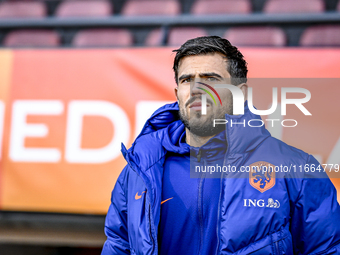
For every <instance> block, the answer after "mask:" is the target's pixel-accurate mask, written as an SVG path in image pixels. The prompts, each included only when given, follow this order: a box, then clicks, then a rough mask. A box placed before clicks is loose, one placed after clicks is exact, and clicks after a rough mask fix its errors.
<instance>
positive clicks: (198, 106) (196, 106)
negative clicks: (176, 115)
mask: <svg viewBox="0 0 340 255" xmlns="http://www.w3.org/2000/svg"><path fill="white" fill-rule="evenodd" d="M207 107H209V104H207ZM189 108H190V109H191V110H194V111H200V110H201V109H202V102H201V101H197V102H193V103H192V104H191V105H189Z"/></svg>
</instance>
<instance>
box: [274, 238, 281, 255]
mask: <svg viewBox="0 0 340 255" xmlns="http://www.w3.org/2000/svg"><path fill="white" fill-rule="evenodd" d="M275 247H276V251H275V253H276V254H277V255H280V248H279V241H277V242H275Z"/></svg>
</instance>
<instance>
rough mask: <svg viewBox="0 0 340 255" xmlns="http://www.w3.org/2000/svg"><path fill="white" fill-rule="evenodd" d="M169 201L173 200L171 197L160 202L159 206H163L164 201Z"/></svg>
mask: <svg viewBox="0 0 340 255" xmlns="http://www.w3.org/2000/svg"><path fill="white" fill-rule="evenodd" d="M170 199H173V197H170V198H168V199H165V200H163V201H162V202H161V204H164V203H165V202H166V201H169V200H170Z"/></svg>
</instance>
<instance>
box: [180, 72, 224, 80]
mask: <svg viewBox="0 0 340 255" xmlns="http://www.w3.org/2000/svg"><path fill="white" fill-rule="evenodd" d="M194 76H195V75H194V74H183V75H181V76H180V77H179V78H178V80H179V81H181V80H184V79H188V78H193V77H194ZM199 76H200V77H217V78H220V79H223V77H222V76H221V75H219V74H218V73H214V72H211V73H200V74H199Z"/></svg>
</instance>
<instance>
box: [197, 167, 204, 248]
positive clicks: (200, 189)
mask: <svg viewBox="0 0 340 255" xmlns="http://www.w3.org/2000/svg"><path fill="white" fill-rule="evenodd" d="M204 178H205V173H202V175H201V178H200V182H199V185H198V218H199V225H200V246H199V249H198V254H201V251H202V246H203V208H202V203H203V201H202V200H203V197H202V195H203V182H204Z"/></svg>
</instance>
